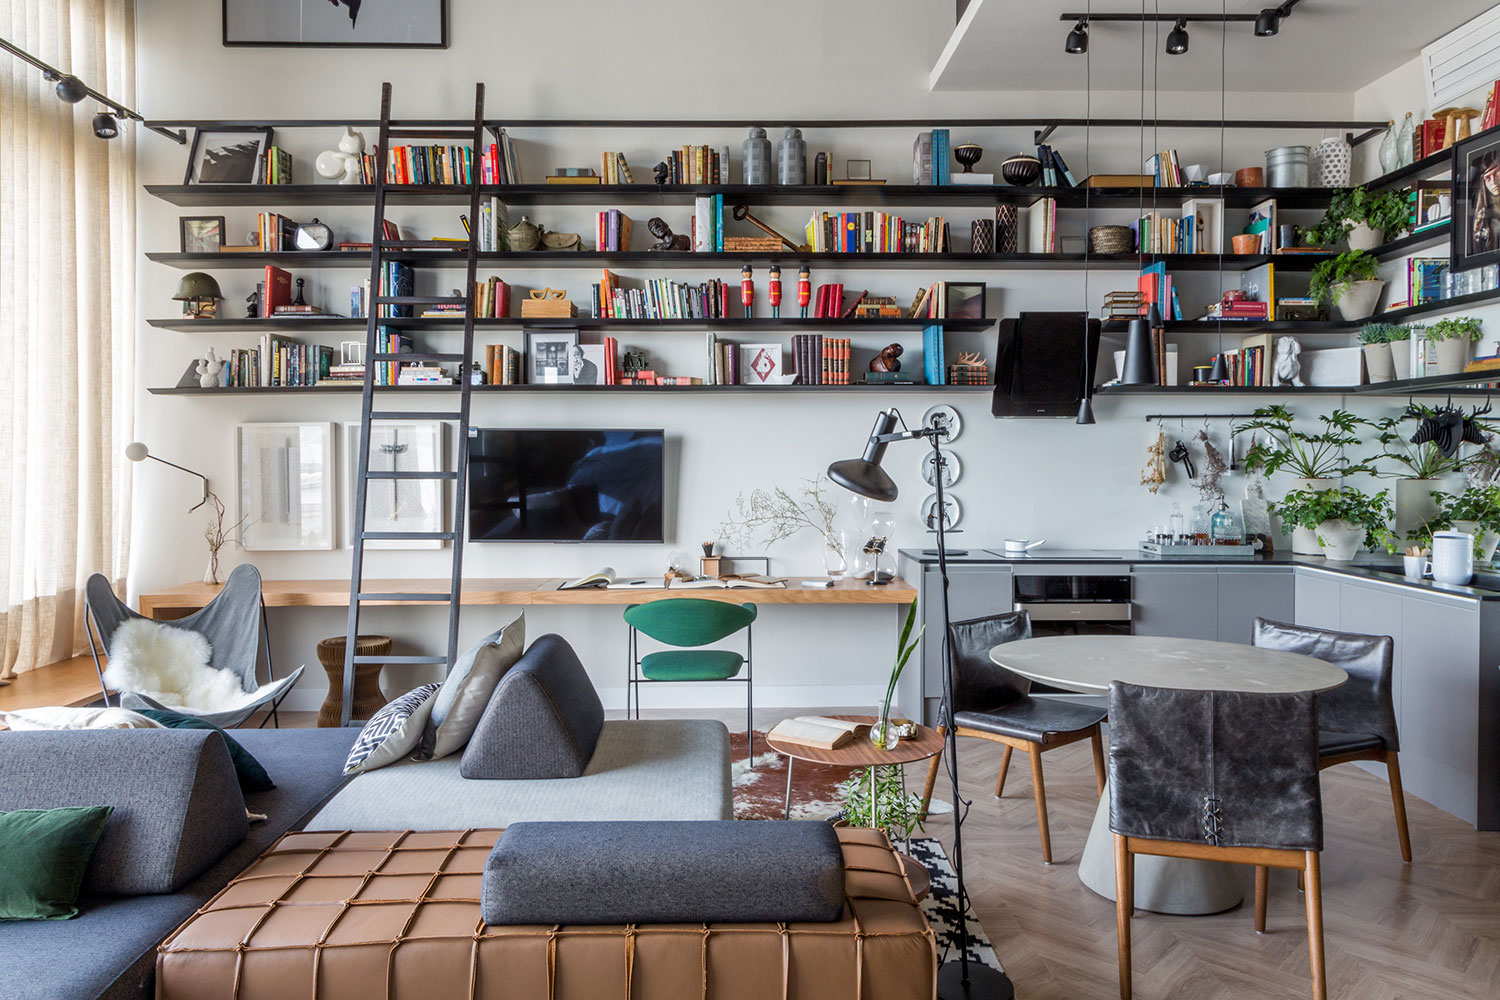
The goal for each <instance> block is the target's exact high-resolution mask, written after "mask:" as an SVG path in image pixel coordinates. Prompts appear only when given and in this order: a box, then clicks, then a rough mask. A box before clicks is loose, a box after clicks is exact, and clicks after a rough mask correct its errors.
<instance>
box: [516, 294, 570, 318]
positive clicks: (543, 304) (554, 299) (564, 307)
mask: <svg viewBox="0 0 1500 1000" xmlns="http://www.w3.org/2000/svg"><path fill="white" fill-rule="evenodd" d="M567 294H568V293H567V292H566V291H565V290H563V289H561V288H533V289H532V290H531V295H530V297H528V298H524V299H522V300H521V318H522V319H572V318H573V317H575V316H577V315H578V307H577V306H575V305H574V304H573V302H572V300H570V299H568V298H567V297H566V296H567Z"/></svg>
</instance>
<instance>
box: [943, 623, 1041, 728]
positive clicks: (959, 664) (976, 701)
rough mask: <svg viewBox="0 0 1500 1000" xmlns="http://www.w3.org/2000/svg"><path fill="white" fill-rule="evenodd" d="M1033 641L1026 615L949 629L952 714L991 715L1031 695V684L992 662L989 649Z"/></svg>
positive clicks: (954, 625)
mask: <svg viewBox="0 0 1500 1000" xmlns="http://www.w3.org/2000/svg"><path fill="white" fill-rule="evenodd" d="M1030 638H1031V616H1030V615H1028V614H1027V613H1026V612H1024V611H1010V612H1007V613H1005V614H1003V615H989V616H987V617H985V618H970V619H969V620H968V621H961V622H954V623H953V624H952V626H950V627H949V629H948V642H949V648H950V649H951V651H952V654H953V710H954V711H955V712H988V711H990V710H991V709H996V708H999V707H1001V706H1002V705H1009V704H1010V703H1011V702H1015V701H1020V700H1021V699H1022V698H1024V697H1026V695H1027V694H1028V693H1029V692H1030V691H1031V681H1029V680H1027V679H1026V678H1024V677H1022V676H1020V675H1019V674H1014V673H1012V672H1010V671H1009V670H1006V669H1005V668H1004V667H1002V666H1000V665H999V664H997V663H996V662H995V661H994V660H992V659H990V649H991V648H993V647H995V646H998V645H1000V644H1001V643H1002V642H1015V641H1017V640H1018V639H1030Z"/></svg>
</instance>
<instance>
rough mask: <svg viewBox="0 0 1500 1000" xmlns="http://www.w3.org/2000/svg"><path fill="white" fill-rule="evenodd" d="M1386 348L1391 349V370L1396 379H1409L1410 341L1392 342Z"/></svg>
mask: <svg viewBox="0 0 1500 1000" xmlns="http://www.w3.org/2000/svg"><path fill="white" fill-rule="evenodd" d="M1387 346H1389V347H1390V349H1391V369H1392V371H1394V373H1395V377H1396V379H1397V380H1398V381H1399V380H1401V379H1408V378H1411V341H1410V340H1409V339H1408V340H1393V341H1391V342H1390V344H1389V345H1387Z"/></svg>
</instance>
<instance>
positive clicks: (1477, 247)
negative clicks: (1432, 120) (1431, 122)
mask: <svg viewBox="0 0 1500 1000" xmlns="http://www.w3.org/2000/svg"><path fill="white" fill-rule="evenodd" d="M1453 159H1454V163H1453V231H1452V232H1453V235H1452V237H1451V238H1450V239H1451V244H1452V261H1453V265H1452V270H1454V271H1467V270H1469V269H1470V268H1475V267H1484V266H1485V265H1486V264H1494V263H1496V262H1497V261H1500V131H1497V130H1495V129H1491V130H1490V131H1488V132H1481V133H1479V134H1478V135H1476V136H1473V137H1471V138H1468V139H1465V140H1463V141H1462V142H1460V143H1458V144H1457V145H1455V146H1454V147H1453Z"/></svg>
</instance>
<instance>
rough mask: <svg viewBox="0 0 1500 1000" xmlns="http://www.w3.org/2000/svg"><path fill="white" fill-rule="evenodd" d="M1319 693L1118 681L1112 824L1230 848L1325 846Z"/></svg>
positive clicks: (1112, 737) (1112, 725) (1112, 699)
mask: <svg viewBox="0 0 1500 1000" xmlns="http://www.w3.org/2000/svg"><path fill="white" fill-rule="evenodd" d="M1313 699H1314V696H1313V695H1311V694H1250V693H1243V692H1230V691H1179V690H1176V689H1173V688H1153V687H1141V686H1140V685H1136V684H1124V683H1121V682H1119V681H1116V682H1114V683H1112V684H1111V685H1110V686H1109V781H1110V799H1109V828H1110V829H1111V830H1113V831H1114V832H1115V833H1118V834H1124V835H1126V836H1130V837H1144V838H1149V839H1151V840H1172V841H1177V842H1179V843H1196V844H1204V843H1207V844H1214V845H1216V846H1220V847H1270V848H1277V849H1281V850H1298V851H1321V850H1322V849H1323V801H1322V796H1321V793H1320V791H1319V786H1318V730H1317V721H1316V720H1317V711H1316V708H1315V705H1314V700H1313Z"/></svg>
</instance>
